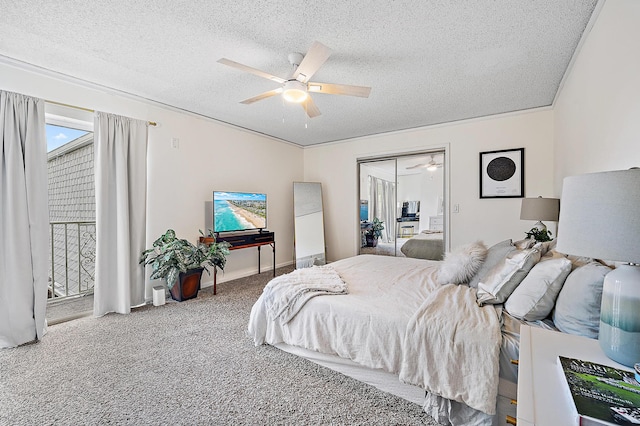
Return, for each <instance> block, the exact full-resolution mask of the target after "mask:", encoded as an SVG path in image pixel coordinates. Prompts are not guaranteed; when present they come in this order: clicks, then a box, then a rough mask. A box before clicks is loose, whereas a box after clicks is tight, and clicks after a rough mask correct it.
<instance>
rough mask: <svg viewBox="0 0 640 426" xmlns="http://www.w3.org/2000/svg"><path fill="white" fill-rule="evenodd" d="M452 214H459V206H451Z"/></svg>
mask: <svg viewBox="0 0 640 426" xmlns="http://www.w3.org/2000/svg"><path fill="white" fill-rule="evenodd" d="M453 212H454V213H460V204H454V205H453Z"/></svg>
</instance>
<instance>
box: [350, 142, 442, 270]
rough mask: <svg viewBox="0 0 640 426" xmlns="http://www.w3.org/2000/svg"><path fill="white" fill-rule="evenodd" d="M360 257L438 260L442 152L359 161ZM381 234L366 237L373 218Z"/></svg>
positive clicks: (440, 233)
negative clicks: (377, 223)
mask: <svg viewBox="0 0 640 426" xmlns="http://www.w3.org/2000/svg"><path fill="white" fill-rule="evenodd" d="M358 166H359V171H360V172H359V173H360V191H359V194H358V195H359V202H360V240H361V241H360V254H377V255H388V256H406V257H416V258H421V259H433V260H440V259H441V258H442V255H443V253H444V252H443V250H444V232H443V231H444V215H445V209H444V201H443V200H444V189H445V186H444V175H445V174H444V167H445V152H444V151H433V152H425V153H420V154H408V155H398V156H393V157H385V158H381V159H369V160H362V161H359V162H358ZM375 218H378V220H380V221H381V222H382V223H383V225H384V231H382V232H381V235H380V237H379V238H377V239H376V240H372V239H370V238H369V235H370V234H371V233H372V226H373V220H374V219H375Z"/></svg>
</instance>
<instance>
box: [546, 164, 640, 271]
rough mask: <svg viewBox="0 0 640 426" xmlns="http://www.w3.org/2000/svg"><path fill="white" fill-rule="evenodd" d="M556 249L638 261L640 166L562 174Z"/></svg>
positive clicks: (604, 257)
mask: <svg viewBox="0 0 640 426" xmlns="http://www.w3.org/2000/svg"><path fill="white" fill-rule="evenodd" d="M556 250H558V251H559V252H562V253H565V254H573V255H577V256H587V257H592V258H595V259H602V260H610V261H618V262H628V263H640V169H630V170H619V171H612V172H601V173H589V174H585V175H580V176H570V177H567V178H565V179H564V182H563V186H562V210H561V211H560V222H559V223H558V245H557V247H556Z"/></svg>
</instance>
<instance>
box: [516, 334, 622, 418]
mask: <svg viewBox="0 0 640 426" xmlns="http://www.w3.org/2000/svg"><path fill="white" fill-rule="evenodd" d="M558 355H562V356H566V357H569V358H577V359H583V360H587V361H593V362H596V363H598V364H603V365H609V366H611V367H616V368H620V369H623V370H628V371H631V369H630V368H628V367H625V366H623V365H621V364H618V363H617V362H615V361H613V360H612V359H610V358H608V357H607V356H606V355H605V354H604V352H602V349H600V345H599V344H598V341H597V340H596V339H588V338H586V337H582V336H574V335H572V334H566V333H560V332H557V331H550V330H544V329H542V328H538V327H530V326H527V325H523V326H522V327H521V328H520V359H519V365H518V411H517V413H518V415H517V416H518V426H530V425H535V426H558V425H575V424H577V419H576V418H575V417H574V416H573V410H572V408H571V407H572V405H573V401H572V400H571V395H570V394H569V390H568V388H567V384H566V382H565V381H564V377H563V376H562V373H561V371H560V367H559V366H558Z"/></svg>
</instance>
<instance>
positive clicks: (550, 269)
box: [504, 251, 571, 321]
mask: <svg viewBox="0 0 640 426" xmlns="http://www.w3.org/2000/svg"><path fill="white" fill-rule="evenodd" d="M570 272H571V261H570V260H569V259H567V258H566V257H565V256H564V255H563V254H562V253H558V252H555V251H550V252H548V253H547V254H546V255H545V256H543V257H542V258H541V259H540V262H538V263H536V264H535V265H534V267H533V268H531V270H530V271H529V273H528V274H527V276H526V277H524V279H523V280H522V282H521V283H520V285H519V286H518V287H516V289H515V290H513V293H511V296H509V298H508V299H507V301H506V302H505V304H504V308H505V309H506V310H507V312H509V313H510V314H511V315H512V316H514V317H516V318H518V319H522V320H526V321H536V320H542V319H545V318H546V317H547V316H548V315H549V314H550V313H551V311H552V310H553V305H554V304H555V301H556V298H557V297H558V293H560V290H561V289H562V284H564V281H565V280H566V279H567V276H568V275H569V273H570Z"/></svg>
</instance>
